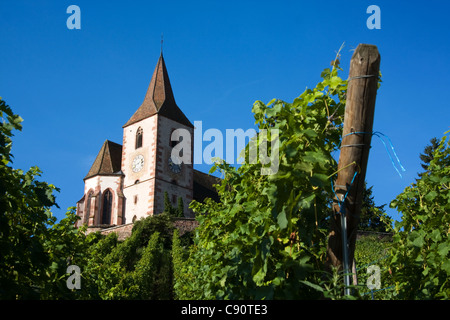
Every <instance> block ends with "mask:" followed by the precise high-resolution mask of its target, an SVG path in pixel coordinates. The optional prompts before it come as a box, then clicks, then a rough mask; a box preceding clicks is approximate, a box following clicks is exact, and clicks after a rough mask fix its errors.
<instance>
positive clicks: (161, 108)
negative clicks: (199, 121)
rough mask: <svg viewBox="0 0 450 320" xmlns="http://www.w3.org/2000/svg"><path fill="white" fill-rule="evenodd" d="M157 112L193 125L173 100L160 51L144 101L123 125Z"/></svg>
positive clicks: (190, 125)
mask: <svg viewBox="0 0 450 320" xmlns="http://www.w3.org/2000/svg"><path fill="white" fill-rule="evenodd" d="M157 113H158V114H160V115H162V116H164V117H166V118H169V119H171V120H174V121H177V122H179V123H181V124H184V125H186V126H188V127H191V128H193V127H194V126H193V125H192V123H191V122H190V121H189V119H188V118H187V117H186V116H185V115H184V113H183V112H182V111H181V110H180V108H179V107H178V106H177V104H176V102H175V98H174V96H173V92H172V86H171V85H170V81H169V74H168V73H167V69H166V64H165V62H164V58H163V55H162V52H161V55H160V57H159V60H158V63H157V64H156V68H155V71H154V72H153V76H152V79H151V80H150V85H149V86H148V89H147V94H146V95H145V98H144V101H143V102H142V104H141V106H140V107H139V108H138V109H137V111H136V112H135V113H134V114H133V116H132V117H131V118H130V119H129V120H128V121H127V123H125V125H124V127H126V126H129V125H131V124H133V123H135V122H138V121H140V120H143V119H146V118H148V117H151V116H153V115H155V114H157Z"/></svg>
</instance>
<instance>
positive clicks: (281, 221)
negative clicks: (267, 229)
mask: <svg viewBox="0 0 450 320" xmlns="http://www.w3.org/2000/svg"><path fill="white" fill-rule="evenodd" d="M277 222H278V226H279V227H280V229H282V230H283V229H285V228H286V227H287V225H288V220H287V218H286V211H285V208H284V207H283V209H282V210H281V212H280V213H279V214H278V216H277Z"/></svg>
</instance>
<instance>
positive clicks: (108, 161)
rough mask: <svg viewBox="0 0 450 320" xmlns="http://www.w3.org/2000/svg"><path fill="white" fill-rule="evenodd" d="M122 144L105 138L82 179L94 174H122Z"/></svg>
mask: <svg viewBox="0 0 450 320" xmlns="http://www.w3.org/2000/svg"><path fill="white" fill-rule="evenodd" d="M121 164H122V146H121V145H120V144H117V143H114V142H112V141H109V140H106V141H105V142H104V143H103V145H102V148H101V149H100V152H99V153H98V155H97V158H95V161H94V164H93V165H92V167H91V169H90V170H89V172H88V174H87V175H86V177H84V179H88V178H91V177H93V176H96V175H116V174H122V171H121Z"/></svg>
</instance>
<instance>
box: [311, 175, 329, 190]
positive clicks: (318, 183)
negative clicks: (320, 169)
mask: <svg viewBox="0 0 450 320" xmlns="http://www.w3.org/2000/svg"><path fill="white" fill-rule="evenodd" d="M310 181H311V184H312V185H313V186H315V187H323V186H324V185H328V184H329V183H330V180H329V178H328V176H327V175H325V174H322V173H314V174H313V175H312V177H311V179H310Z"/></svg>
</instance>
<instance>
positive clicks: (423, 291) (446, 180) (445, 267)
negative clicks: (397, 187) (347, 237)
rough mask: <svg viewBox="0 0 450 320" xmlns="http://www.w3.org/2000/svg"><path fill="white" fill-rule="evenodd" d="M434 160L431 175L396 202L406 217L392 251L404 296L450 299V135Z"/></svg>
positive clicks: (432, 156) (400, 294) (394, 205)
mask: <svg viewBox="0 0 450 320" xmlns="http://www.w3.org/2000/svg"><path fill="white" fill-rule="evenodd" d="M449 132H450V131H449ZM449 132H446V134H448V133H449ZM430 159H431V160H430V162H429V165H428V167H427V170H428V174H423V175H422V176H421V177H420V178H419V179H418V180H416V182H415V183H413V184H412V185H410V186H409V187H407V188H405V190H404V191H403V193H401V194H400V195H398V196H397V197H396V199H395V200H394V201H392V202H391V207H392V208H396V209H397V210H398V211H399V212H401V214H402V220H401V221H400V222H396V223H395V235H394V237H393V244H392V250H391V255H390V257H391V258H390V268H391V271H392V274H393V277H394V281H395V284H396V292H397V294H398V298H400V299H449V298H450V281H449V279H450V236H449V234H450V228H449V225H450V215H449V214H448V213H449V212H450V166H449V161H450V139H449V137H448V136H444V137H443V138H442V139H441V141H440V142H439V145H438V146H437V147H436V148H435V150H434V151H432V152H431V154H430Z"/></svg>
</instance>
